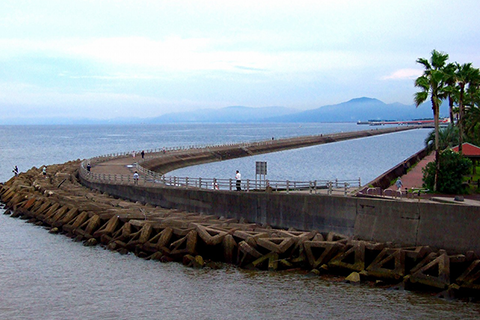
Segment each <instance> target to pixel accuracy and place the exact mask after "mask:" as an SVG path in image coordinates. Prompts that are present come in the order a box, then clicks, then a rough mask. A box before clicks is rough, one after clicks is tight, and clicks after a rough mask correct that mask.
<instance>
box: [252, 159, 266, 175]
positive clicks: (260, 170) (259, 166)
mask: <svg viewBox="0 0 480 320" xmlns="http://www.w3.org/2000/svg"><path fill="white" fill-rule="evenodd" d="M255 174H260V175H266V174H267V162H266V161H257V162H255Z"/></svg>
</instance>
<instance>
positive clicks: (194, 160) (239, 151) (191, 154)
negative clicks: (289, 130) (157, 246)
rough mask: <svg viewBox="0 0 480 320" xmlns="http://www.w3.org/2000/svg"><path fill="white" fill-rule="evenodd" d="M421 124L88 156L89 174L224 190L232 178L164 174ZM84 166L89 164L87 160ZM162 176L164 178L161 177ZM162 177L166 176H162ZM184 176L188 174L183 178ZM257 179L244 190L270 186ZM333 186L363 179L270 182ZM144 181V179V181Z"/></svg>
mask: <svg viewBox="0 0 480 320" xmlns="http://www.w3.org/2000/svg"><path fill="white" fill-rule="evenodd" d="M417 128H419V126H404V127H392V128H381V129H380V128H375V129H370V130H362V131H353V132H341V133H333V134H325V135H323V134H319V135H314V136H301V137H294V138H287V139H277V140H266V141H260V142H250V143H237V144H226V145H211V146H201V147H191V148H186V149H175V150H161V151H154V152H151V151H147V152H146V153H145V156H144V158H143V157H142V155H141V154H140V152H138V151H137V152H135V153H132V154H124V155H123V156H122V157H118V156H112V157H110V156H105V157H98V158H93V159H90V160H87V162H89V161H90V162H91V163H90V166H91V169H90V172H89V173H88V176H90V177H91V179H93V180H114V181H122V182H124V183H130V184H133V183H138V182H136V181H134V179H133V174H134V172H135V171H138V173H139V175H140V178H139V180H140V181H141V182H143V184H145V183H148V182H162V181H163V182H164V184H166V183H168V184H170V185H175V186H180V185H186V186H190V187H192V186H196V187H200V188H212V189H213V188H219V189H223V190H228V189H229V190H232V186H233V185H232V180H231V179H223V180H222V179H218V180H217V179H212V178H207V179H206V178H205V177H203V178H196V179H190V180H189V181H184V180H182V181H180V180H175V181H173V182H172V181H171V180H165V176H164V175H165V174H166V173H168V172H169V171H172V170H175V169H178V168H182V167H186V166H191V165H197V164H201V163H208V162H214V161H223V160H228V159H234V158H240V157H248V156H252V155H256V154H262V153H270V152H279V151H283V150H288V149H295V148H301V147H307V146H312V145H319V144H325V143H332V142H338V141H343V140H349V139H356V138H362V137H369V136H374V135H381V134H387V133H393V132H400V131H405V130H412V129H417ZM83 166H84V167H85V168H86V166H87V163H85V162H84V164H83ZM160 177H161V178H160ZM161 179H163V180H161ZM184 179H185V178H184ZM187 179H188V178H187ZM253 183H254V182H253V181H252V182H248V183H247V181H243V185H242V190H247V191H248V190H253V189H257V190H258V189H265V188H266V187H267V186H266V185H265V184H264V185H254V184H253ZM329 183H330V190H332V189H333V188H334V187H335V188H336V189H338V190H340V192H344V191H345V189H347V188H348V190H350V191H351V190H353V189H357V188H359V187H360V186H361V185H360V184H361V182H360V181H358V180H355V181H336V182H335V186H332V182H331V181H326V180H325V181H312V182H308V183H307V182H302V183H296V182H295V181H290V182H286V181H277V182H275V183H274V182H269V186H270V187H273V188H277V189H279V190H289V189H290V190H312V189H314V190H315V191H317V190H318V191H319V190H326V189H329ZM141 184H142V183H141Z"/></svg>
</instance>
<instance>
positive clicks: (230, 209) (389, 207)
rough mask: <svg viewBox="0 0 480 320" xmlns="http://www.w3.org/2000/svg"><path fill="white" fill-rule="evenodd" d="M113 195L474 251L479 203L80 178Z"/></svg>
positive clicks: (478, 246)
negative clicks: (150, 185) (149, 184)
mask: <svg viewBox="0 0 480 320" xmlns="http://www.w3.org/2000/svg"><path fill="white" fill-rule="evenodd" d="M82 184H84V185H86V186H88V187H90V188H92V189H97V190H101V191H102V192H105V193H108V194H110V195H114V196H117V197H121V198H125V199H130V200H132V201H139V202H142V203H149V204H152V205H158V206H161V207H164V208H177V209H181V210H185V211H190V212H197V213H203V214H211V215H215V216H219V217H221V216H223V217H226V218H236V219H245V220H247V221H254V222H257V223H260V224H267V225H270V226H272V227H275V228H285V229H288V228H295V229H297V230H317V231H320V232H337V233H341V234H344V235H347V236H352V237H354V238H357V239H363V240H370V241H378V242H392V243H394V244H396V245H400V246H431V247H434V248H441V249H445V250H447V251H448V252H451V253H463V252H466V251H474V252H475V253H476V254H478V255H480V238H479V237H477V234H478V232H479V231H480V207H477V206H466V205H461V204H440V203H434V202H426V201H421V202H417V201H405V200H393V199H392V200H390V199H372V198H361V197H343V196H325V195H312V194H305V193H298V194H295V193H293V194H285V193H265V192H248V193H243V192H235V191H213V190H212V191H209V190H198V189H184V188H163V187H156V188H148V187H142V186H135V187H133V186H128V185H109V184H101V183H93V182H88V181H82Z"/></svg>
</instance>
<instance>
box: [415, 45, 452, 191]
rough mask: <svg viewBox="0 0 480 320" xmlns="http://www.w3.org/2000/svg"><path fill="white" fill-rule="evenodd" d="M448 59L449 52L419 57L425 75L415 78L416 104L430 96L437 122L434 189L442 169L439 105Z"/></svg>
mask: <svg viewBox="0 0 480 320" xmlns="http://www.w3.org/2000/svg"><path fill="white" fill-rule="evenodd" d="M447 60H448V54H446V53H442V52H438V51H437V50H433V51H432V56H431V58H430V61H429V60H427V59H425V58H418V59H417V63H420V64H421V65H423V66H424V68H425V70H424V71H423V75H421V76H420V77H418V78H417V79H416V80H415V87H418V88H420V90H421V91H419V92H416V93H415V96H414V100H415V105H416V106H417V107H418V106H419V105H420V104H422V103H423V102H425V101H426V100H427V98H428V96H430V101H431V102H432V110H433V118H434V122H435V167H436V170H435V183H434V190H433V191H436V190H437V189H438V188H437V183H438V172H439V171H440V148H439V144H438V134H439V133H438V132H439V106H440V102H441V98H442V96H444V91H443V89H444V78H445V76H444V72H443V69H444V68H445V63H446V62H447Z"/></svg>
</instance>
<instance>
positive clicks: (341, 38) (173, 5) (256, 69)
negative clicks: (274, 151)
mask: <svg viewBox="0 0 480 320" xmlns="http://www.w3.org/2000/svg"><path fill="white" fill-rule="evenodd" d="M478 12H480V1H478V0H464V1H451V0H448V1H447V0H414V1H410V0H402V1H398V0H396V1H390V0H378V1H376V0H372V1H368V0H358V1H354V0H349V1H346V0H335V1H331V0H329V1H323V0H317V1H308V0H296V1H283V0H275V1H270V0H264V1H261V0H254V1H251V0H242V1H224V0H221V1H217V0H212V1H202V0H197V1H189V0H177V1H162V0H155V1H142V0H135V1H129V0H104V1H102V0H92V1H90V0H75V1H64V0H59V1H51V0H42V1H23V0H3V1H1V2H0V111H1V112H0V120H4V121H5V120H7V121H8V119H12V118H32V117H36V118H42V117H61V118H63V117H65V118H92V119H112V118H119V117H125V118H150V117H156V116H160V115H162V114H165V113H171V112H184V111H187V112H188V111H190V110H196V109H205V108H214V109H215V108H223V107H228V106H247V107H265V106H284V107H287V108H294V109H298V110H308V109H315V108H318V107H321V106H324V105H329V104H337V103H341V102H344V101H348V100H350V99H353V98H358V97H370V98H377V99H380V100H382V101H383V102H386V103H393V102H400V103H404V104H408V105H411V104H413V94H414V93H415V92H416V88H415V87H414V85H413V83H414V79H415V78H416V77H418V76H419V75H420V74H421V73H422V68H421V66H420V65H418V64H417V63H416V60H417V59H418V58H420V57H423V58H429V57H430V53H431V51H432V50H433V49H436V50H438V51H442V52H445V53H448V54H449V56H450V61H452V62H454V61H457V62H459V63H466V62H472V63H473V65H474V66H475V67H479V66H480V41H479V40H480V19H478Z"/></svg>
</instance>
